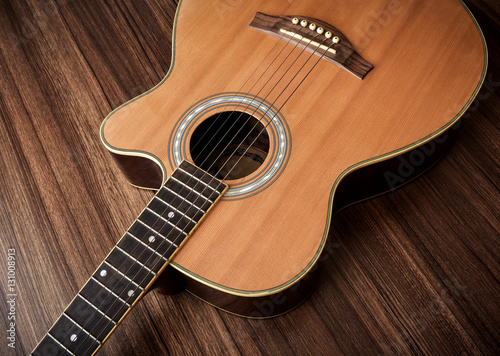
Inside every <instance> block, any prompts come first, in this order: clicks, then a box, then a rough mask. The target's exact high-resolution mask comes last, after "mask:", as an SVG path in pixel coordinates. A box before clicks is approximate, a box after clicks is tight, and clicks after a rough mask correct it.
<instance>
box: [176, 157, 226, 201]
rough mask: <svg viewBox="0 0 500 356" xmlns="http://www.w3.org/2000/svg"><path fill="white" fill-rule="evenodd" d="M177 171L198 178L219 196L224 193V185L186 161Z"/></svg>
mask: <svg viewBox="0 0 500 356" xmlns="http://www.w3.org/2000/svg"><path fill="white" fill-rule="evenodd" d="M177 171H180V172H184V173H186V174H188V175H189V176H191V177H193V176H194V177H196V178H198V179H199V180H201V181H203V182H204V183H205V184H206V185H208V186H209V187H211V188H213V189H214V190H215V191H216V192H217V193H218V194H219V195H221V194H222V192H223V191H224V188H225V185H224V183H221V181H219V180H218V179H216V178H214V177H213V176H211V175H210V174H208V173H206V172H204V171H202V170H201V169H199V168H198V167H196V166H194V165H192V164H191V163H189V162H187V161H184V162H182V163H181V164H180V165H179V167H178V168H177ZM174 173H175V172H174Z"/></svg>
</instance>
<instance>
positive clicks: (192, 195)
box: [163, 177, 219, 212]
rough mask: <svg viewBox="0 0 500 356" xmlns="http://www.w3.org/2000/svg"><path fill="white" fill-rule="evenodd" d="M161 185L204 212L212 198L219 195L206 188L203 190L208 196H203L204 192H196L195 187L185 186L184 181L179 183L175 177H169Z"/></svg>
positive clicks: (210, 203)
mask: <svg viewBox="0 0 500 356" xmlns="http://www.w3.org/2000/svg"><path fill="white" fill-rule="evenodd" d="M193 183H194V182H193ZM163 187H164V188H165V189H168V190H170V191H172V192H174V193H176V194H177V195H178V196H180V197H181V198H183V199H184V200H186V201H188V202H190V203H191V204H193V206H194V207H196V208H198V209H201V210H203V211H204V212H206V211H207V210H208V208H209V207H210V206H211V205H212V203H213V200H215V199H216V198H217V197H218V196H219V195H218V194H217V193H215V192H212V191H209V190H208V189H206V190H205V192H204V193H205V194H206V195H208V196H205V194H203V195H202V193H201V192H198V191H197V189H194V188H193V187H186V184H185V183H184V184H181V183H179V182H178V180H177V179H176V178H175V177H172V178H171V179H169V180H168V181H167V182H166V183H165V185H164V186H163Z"/></svg>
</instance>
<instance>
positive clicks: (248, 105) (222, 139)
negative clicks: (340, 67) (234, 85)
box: [198, 27, 319, 172]
mask: <svg viewBox="0 0 500 356" xmlns="http://www.w3.org/2000/svg"><path fill="white" fill-rule="evenodd" d="M300 30H302V27H300ZM299 33H300V31H299ZM318 36H319V34H316V35H315V37H314V38H313V39H311V40H309V43H308V44H307V46H306V47H304V48H303V49H302V51H301V52H300V53H299V55H298V56H297V57H296V58H295V60H294V61H293V62H292V64H290V66H289V67H288V68H287V70H286V71H285V73H283V75H282V76H281V77H280V78H279V79H278V81H277V82H276V83H275V84H274V86H273V87H272V88H271V90H270V91H269V93H268V94H267V95H266V96H265V97H264V98H263V99H262V100H258V102H259V103H263V102H265V101H266V100H267V98H268V97H269V96H270V95H271V93H272V92H273V90H274V89H275V88H276V87H277V86H278V84H279V83H280V82H281V80H282V79H283V78H284V77H285V75H286V74H287V73H288V72H289V70H290V69H291V68H292V67H293V65H294V64H295V63H296V62H297V60H298V59H299V58H300V56H301V55H302V54H303V53H304V52H305V51H306V48H307V47H308V46H309V44H311V42H312V41H313V40H315V39H316V38H317V37H318ZM291 40H292V37H290V39H289V41H291ZM297 47H298V43H297V45H295V46H294V47H293V48H292V50H291V51H290V53H289V54H288V56H286V58H285V59H284V60H283V61H282V62H281V64H280V65H279V67H278V68H277V69H276V70H275V72H274V73H273V75H272V76H271V77H270V78H269V80H268V81H267V83H265V84H264V86H263V87H262V88H261V89H260V90H259V92H258V93H257V94H256V95H255V96H254V98H252V100H251V101H250V103H248V104H247V106H246V107H245V108H244V109H243V110H242V111H240V113H239V116H238V117H237V118H236V119H235V120H234V121H233V123H232V125H231V126H230V127H229V129H227V131H226V133H225V134H224V135H223V136H222V138H220V139H219V142H218V143H217V144H216V145H214V146H213V148H212V150H211V151H210V153H209V154H207V155H205V159H204V160H203V162H201V163H200V165H199V166H200V167H202V166H203V165H204V164H205V162H206V161H207V160H208V159H209V158H210V156H211V155H212V153H213V152H214V151H215V150H216V149H217V147H218V145H219V144H221V143H222V142H223V141H224V138H225V137H226V136H227V135H228V134H229V133H230V132H231V130H232V129H233V127H234V126H235V125H236V123H237V122H238V120H239V119H240V118H241V117H242V116H243V113H244V112H245V111H246V110H247V109H248V108H249V107H250V106H251V105H252V103H254V102H255V101H256V97H258V96H259V94H260V92H261V91H262V90H264V88H265V87H266V85H267V84H268V83H270V81H271V79H272V78H273V77H274V75H275V74H276V73H277V72H278V71H279V69H280V68H281V66H282V65H283V64H284V63H285V62H286V61H287V60H288V58H289V57H290V55H291V54H292V53H293V51H294V50H295V49H296V48H297ZM301 69H302V68H301ZM297 74H298V73H297ZM294 78H295V77H294ZM294 78H292V81H293V79H294ZM290 83H291V81H290ZM290 83H288V85H289V84H290ZM288 85H287V87H288ZM281 94H283V92H282V93H280V95H279V96H281ZM279 96H278V98H279ZM278 98H277V99H278ZM277 99H276V100H277ZM276 100H275V101H276ZM273 105H274V103H273V104H272V105H271V106H273ZM237 107H239V105H238V106H237ZM269 110H270V108H268V109H267V110H266V111H265V112H264V114H263V115H262V116H263V117H265V116H266V114H267V113H268V112H269ZM257 111H258V108H255V110H254V111H253V112H252V113H251V114H250V116H249V117H248V118H247V119H246V120H245V122H244V123H243V124H242V125H241V127H240V128H239V130H238V131H237V132H236V134H234V136H233V138H232V139H231V141H229V143H228V144H227V145H226V147H225V148H224V149H223V150H222V151H221V153H220V154H219V156H218V157H217V158H216V159H215V160H214V161H213V164H212V165H211V166H210V168H208V169H207V172H209V171H210V169H211V168H212V166H213V165H214V164H215V162H217V160H218V159H219V157H220V156H221V155H222V154H223V153H224V151H225V150H226V149H227V148H229V146H230V144H231V142H232V140H234V139H236V138H237V135H238V134H239V133H240V132H241V130H242V129H243V128H244V127H245V125H246V124H247V123H248V122H249V121H250V117H254V118H255V116H254V114H255V113H256V112H257ZM235 112H237V111H236V108H235V109H233V111H232V113H235ZM256 119H257V121H258V122H257V123H256V125H258V124H259V122H260V119H258V118H256ZM227 120H229V117H228V118H227V119H226V122H227ZM224 124H225V122H224ZM224 124H222V125H221V127H220V128H219V130H220V129H221V128H222V126H223V125H224ZM256 125H255V126H256ZM255 126H254V127H255ZM252 130H253V128H252ZM252 130H250V132H251V131H252ZM217 132H218V131H217ZM215 135H216V134H214V136H215ZM243 143H244V142H242V143H241V144H240V145H238V147H239V146H241V145H242V144H243ZM208 146H209V144H208V143H207V144H206V145H205V147H204V148H203V149H206V148H207V147H208ZM198 156H199V155H198ZM222 168H224V166H221V169H220V170H222Z"/></svg>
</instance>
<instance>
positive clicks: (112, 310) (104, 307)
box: [79, 277, 130, 321]
mask: <svg viewBox="0 0 500 356" xmlns="http://www.w3.org/2000/svg"><path fill="white" fill-rule="evenodd" d="M79 294H80V295H81V296H82V297H84V298H85V299H86V300H87V301H88V302H90V303H91V304H92V305H94V306H95V307H96V308H97V309H99V310H101V311H102V312H103V313H104V314H106V315H107V316H108V317H109V318H111V319H113V320H115V321H119V320H120V319H121V317H122V316H123V315H124V314H125V313H126V311H127V310H128V308H129V307H130V305H129V304H128V303H127V302H125V301H123V300H122V299H121V298H120V297H118V296H117V295H116V294H115V293H112V292H110V290H109V289H108V288H106V287H105V286H104V285H103V284H101V283H100V282H98V281H97V280H96V279H94V278H93V277H91V278H90V279H89V281H88V282H87V284H85V286H84V287H83V288H82V290H81V291H80V293H79Z"/></svg>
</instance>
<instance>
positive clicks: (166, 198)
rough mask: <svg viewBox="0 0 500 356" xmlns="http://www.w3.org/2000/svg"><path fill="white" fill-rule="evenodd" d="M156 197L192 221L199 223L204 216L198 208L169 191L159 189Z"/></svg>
mask: <svg viewBox="0 0 500 356" xmlns="http://www.w3.org/2000/svg"><path fill="white" fill-rule="evenodd" d="M156 197H157V198H158V199H160V200H161V201H163V202H165V204H167V203H166V202H168V204H169V205H170V206H173V207H175V208H176V210H177V211H180V212H181V213H183V214H184V215H186V216H187V217H189V218H190V219H192V220H194V221H200V220H201V218H202V217H203V215H205V213H204V212H203V211H201V210H200V209H199V208H197V207H196V206H193V205H192V204H191V203H190V202H189V201H187V200H186V199H183V198H182V197H180V196H179V195H178V194H176V193H175V192H172V191H171V190H169V189H166V188H165V189H163V188H162V189H160V190H159V191H158V192H157V193H156Z"/></svg>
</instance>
